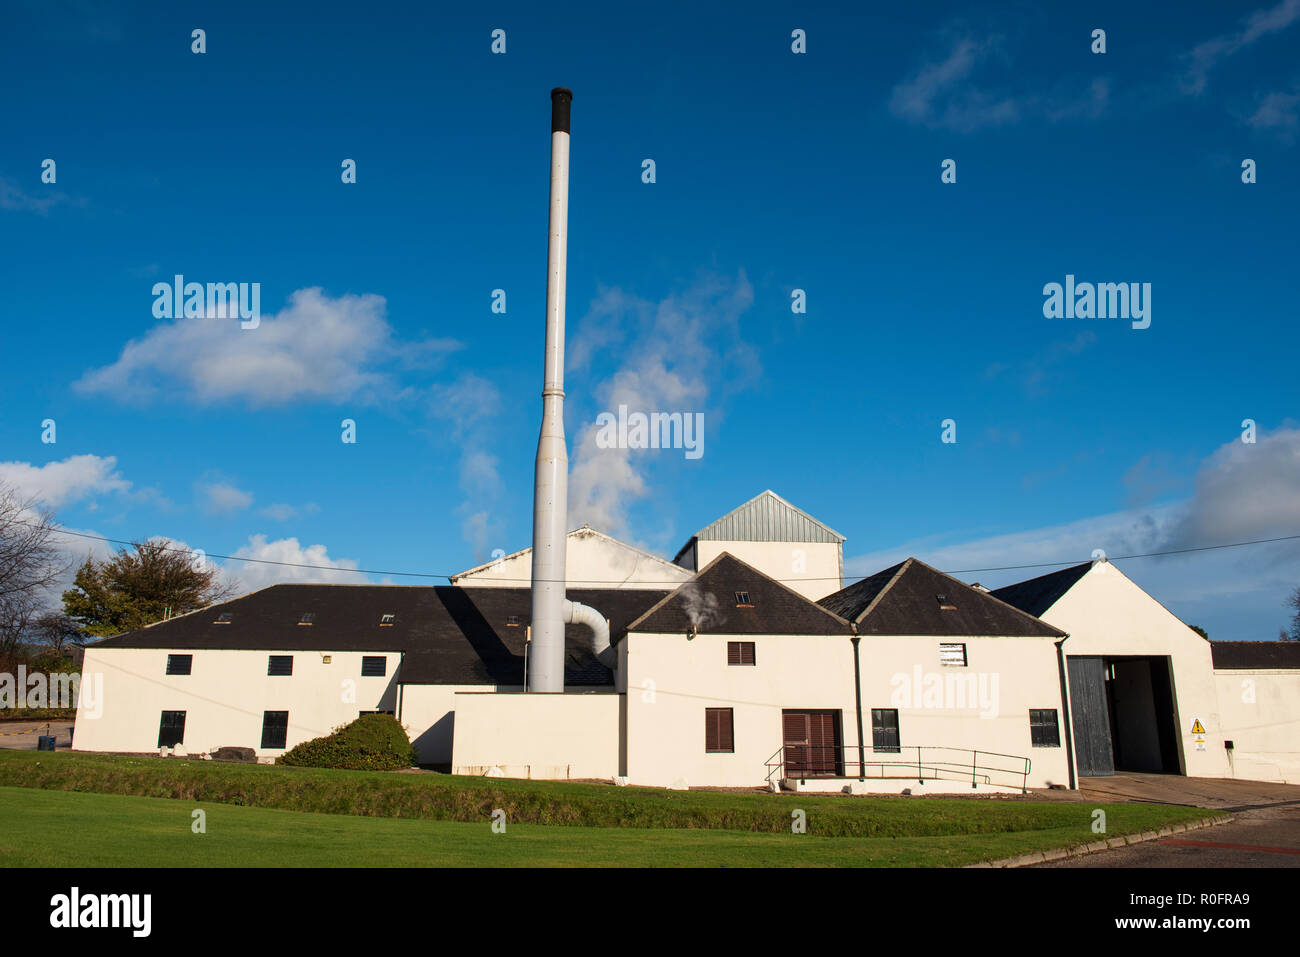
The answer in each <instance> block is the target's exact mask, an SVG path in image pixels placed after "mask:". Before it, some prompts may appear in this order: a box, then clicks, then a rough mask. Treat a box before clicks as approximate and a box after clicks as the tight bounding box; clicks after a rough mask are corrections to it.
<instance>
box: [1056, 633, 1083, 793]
mask: <svg viewBox="0 0 1300 957" xmlns="http://www.w3.org/2000/svg"><path fill="white" fill-rule="evenodd" d="M1069 637H1070V636H1069V635H1066V636H1065V638H1062V639H1061V640H1060V641H1058V642H1057V643H1056V673H1057V675H1058V676H1059V677H1060V679H1061V712H1062V720H1063V721H1064V722H1065V728H1064V731H1065V760H1066V762H1067V763H1068V764H1069V769H1070V790H1071V791H1073V790H1075V789H1076V788H1077V787H1078V786H1079V780H1078V778H1077V777H1076V776H1075V770H1074V722H1073V721H1071V720H1070V686H1069V682H1067V681H1066V679H1065V642H1066V639H1068V638H1069Z"/></svg>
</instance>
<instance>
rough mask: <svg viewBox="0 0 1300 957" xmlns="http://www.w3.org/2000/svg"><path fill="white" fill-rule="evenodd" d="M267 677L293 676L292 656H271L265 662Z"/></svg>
mask: <svg viewBox="0 0 1300 957" xmlns="http://www.w3.org/2000/svg"><path fill="white" fill-rule="evenodd" d="M266 673H267V674H268V675H277V676H278V675H291V674H293V655H271V656H270V657H269V658H268V659H267V661H266Z"/></svg>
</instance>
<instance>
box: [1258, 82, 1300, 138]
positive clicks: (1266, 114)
mask: <svg viewBox="0 0 1300 957" xmlns="http://www.w3.org/2000/svg"><path fill="white" fill-rule="evenodd" d="M1246 124H1247V125H1248V126H1253V127H1254V128H1255V129H1257V130H1273V131H1276V132H1277V133H1279V134H1281V136H1282V137H1283V138H1285V139H1288V140H1290V139H1294V137H1295V134H1296V130H1297V128H1300V93H1270V94H1268V95H1267V96H1265V97H1264V98H1263V99H1262V100H1260V103H1259V107H1258V108H1257V109H1256V110H1255V112H1254V113H1252V114H1251V115H1250V117H1249V118H1247V120H1246Z"/></svg>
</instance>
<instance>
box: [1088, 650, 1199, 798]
mask: <svg viewBox="0 0 1300 957" xmlns="http://www.w3.org/2000/svg"><path fill="white" fill-rule="evenodd" d="M1068 671H1069V679H1070V711H1071V719H1072V720H1071V724H1072V726H1073V729H1074V745H1075V753H1076V760H1077V761H1078V767H1079V774H1080V776H1083V777H1091V776H1099V775H1110V774H1114V773H1115V772H1116V771H1139V772H1147V773H1156V774H1178V773H1180V772H1181V765H1180V762H1179V757H1178V731H1177V714H1176V712H1175V709H1174V695H1173V682H1172V679H1171V675H1170V668H1169V659H1168V658H1166V657H1148V656H1137V655H1134V656H1111V657H1100V656H1097V657H1075V656H1071V657H1070V658H1069V659H1068Z"/></svg>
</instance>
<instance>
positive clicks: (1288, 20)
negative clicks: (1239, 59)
mask: <svg viewBox="0 0 1300 957" xmlns="http://www.w3.org/2000/svg"><path fill="white" fill-rule="evenodd" d="M1298 19H1300V0H1282V2H1281V3H1279V4H1278V5H1277V6H1275V7H1269V8H1268V9H1264V10H1256V11H1255V12H1254V13H1252V14H1251V15H1250V16H1249V17H1247V18H1246V21H1245V24H1244V25H1243V26H1242V28H1241V29H1240V30H1237V31H1235V32H1233V33H1225V34H1222V35H1220V36H1217V37H1213V38H1211V39H1209V40H1206V41H1205V42H1204V43H1200V44H1198V45H1197V46H1195V47H1194V48H1193V49H1192V50H1191V51H1190V52H1189V53H1187V54H1186V55H1185V56H1184V57H1183V59H1185V60H1187V61H1188V64H1187V73H1186V75H1185V76H1184V77H1183V92H1185V93H1190V94H1200V93H1203V92H1204V91H1205V88H1206V86H1207V85H1208V83H1209V77H1210V72H1211V71H1212V70H1213V69H1214V68H1215V67H1216V66H1218V64H1219V63H1220V62H1221V61H1222V60H1223V59H1224V58H1226V57H1229V56H1232V55H1233V54H1234V53H1237V52H1239V51H1240V50H1242V49H1244V48H1246V47H1248V46H1250V45H1251V44H1252V43H1255V42H1256V41H1257V40H1260V39H1262V38H1263V37H1266V36H1268V35H1269V34H1272V33H1277V32H1278V31H1280V30H1285V29H1286V28H1287V27H1289V26H1291V24H1293V23H1295V22H1296V20H1298Z"/></svg>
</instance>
